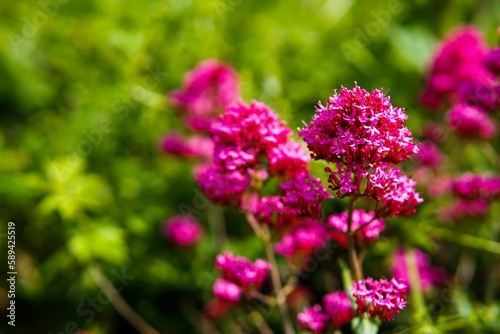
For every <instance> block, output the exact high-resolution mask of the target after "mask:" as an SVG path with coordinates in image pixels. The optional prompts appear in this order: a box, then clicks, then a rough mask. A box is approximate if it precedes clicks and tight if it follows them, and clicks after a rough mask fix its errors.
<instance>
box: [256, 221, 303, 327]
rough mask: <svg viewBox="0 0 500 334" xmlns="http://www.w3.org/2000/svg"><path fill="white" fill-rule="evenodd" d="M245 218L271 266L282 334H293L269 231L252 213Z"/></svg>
mask: <svg viewBox="0 0 500 334" xmlns="http://www.w3.org/2000/svg"><path fill="white" fill-rule="evenodd" d="M246 217H247V220H248V222H249V224H250V226H251V227H252V229H253V230H254V231H255V233H256V234H257V236H258V237H259V238H260V240H261V241H262V244H263V245H264V249H265V252H266V258H267V261H269V264H270V265H271V269H270V271H271V282H272V284H273V289H274V291H275V293H276V304H277V305H278V310H279V312H280V315H281V319H282V320H283V332H284V333H285V334H294V333H295V330H294V329H293V326H292V322H291V320H290V312H289V310H288V306H287V304H286V295H285V293H284V291H283V285H282V284H281V275H280V272H279V269H278V262H277V261H276V257H275V255H274V249H273V243H272V242H271V236H270V233H269V229H268V228H267V227H265V228H262V227H260V225H259V223H258V222H257V219H255V216H254V215H253V214H252V213H250V212H247V214H246Z"/></svg>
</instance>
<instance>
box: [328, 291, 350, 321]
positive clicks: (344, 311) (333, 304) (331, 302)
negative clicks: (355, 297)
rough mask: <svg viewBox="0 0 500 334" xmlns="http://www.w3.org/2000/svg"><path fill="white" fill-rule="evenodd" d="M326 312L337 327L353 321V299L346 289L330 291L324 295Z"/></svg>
mask: <svg viewBox="0 0 500 334" xmlns="http://www.w3.org/2000/svg"><path fill="white" fill-rule="evenodd" d="M323 305H324V309H325V313H326V314H328V315H329V316H330V318H331V320H332V322H333V326H334V327H335V328H340V327H342V326H343V325H345V324H348V323H350V322H351V320H352V319H353V318H354V316H355V312H354V309H353V308H352V304H351V300H350V299H349V296H348V295H347V293H345V292H344V291H337V292H333V293H330V294H328V295H326V296H324V297H323Z"/></svg>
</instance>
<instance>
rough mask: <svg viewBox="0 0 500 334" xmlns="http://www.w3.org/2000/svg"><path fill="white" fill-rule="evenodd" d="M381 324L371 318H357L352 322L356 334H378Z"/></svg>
mask: <svg viewBox="0 0 500 334" xmlns="http://www.w3.org/2000/svg"><path fill="white" fill-rule="evenodd" d="M379 325H380V324H379V322H378V321H377V320H374V319H370V318H360V317H356V318H354V319H353V320H352V326H351V328H352V331H353V332H354V333H356V334H377V333H378V327H379Z"/></svg>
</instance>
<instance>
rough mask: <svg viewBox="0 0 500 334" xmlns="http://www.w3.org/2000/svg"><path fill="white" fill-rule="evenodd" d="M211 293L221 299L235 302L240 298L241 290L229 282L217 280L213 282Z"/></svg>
mask: <svg viewBox="0 0 500 334" xmlns="http://www.w3.org/2000/svg"><path fill="white" fill-rule="evenodd" d="M213 292H214V295H216V296H217V297H219V298H221V299H224V300H227V301H231V302H237V301H238V300H239V299H240V297H241V293H242V288H241V287H239V286H238V285H236V284H235V283H233V282H231V281H228V280H225V279H221V278H219V279H218V280H217V281H215V284H214V286H213Z"/></svg>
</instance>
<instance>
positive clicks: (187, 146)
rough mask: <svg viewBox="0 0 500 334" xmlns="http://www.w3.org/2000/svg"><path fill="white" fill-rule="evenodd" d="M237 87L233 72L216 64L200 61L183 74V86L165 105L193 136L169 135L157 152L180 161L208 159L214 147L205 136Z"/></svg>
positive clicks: (212, 61) (219, 63) (231, 99)
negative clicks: (178, 115) (174, 112)
mask: <svg viewBox="0 0 500 334" xmlns="http://www.w3.org/2000/svg"><path fill="white" fill-rule="evenodd" d="M238 86H239V85H238V78H237V76H236V72H235V71H234V70H233V69H232V68H231V67H230V66H228V65H226V64H224V63H221V62H219V61H216V60H205V61H202V62H201V63H199V64H198V65H197V66H196V67H195V68H194V69H193V70H191V71H190V72H188V73H186V75H185V76H184V83H183V86H182V87H181V88H179V89H178V90H175V91H173V92H171V93H170V94H169V102H170V105H171V106H172V107H173V108H175V109H177V110H179V112H180V114H181V119H182V121H183V123H184V125H185V126H186V127H187V128H189V129H190V130H191V131H192V132H194V133H195V134H194V135H191V136H184V135H181V134H179V133H176V132H171V133H169V134H167V135H165V136H164V138H163V139H162V140H161V142H160V147H161V149H162V150H163V151H164V152H165V153H168V154H170V155H174V156H178V157H181V158H199V159H202V160H210V159H212V155H213V146H214V144H213V142H212V140H211V139H210V138H209V137H207V135H206V132H207V131H208V130H209V129H210V127H211V126H212V123H213V122H214V121H215V118H216V117H217V115H218V114H220V113H221V112H222V111H223V110H224V108H225V106H226V105H228V104H230V103H232V102H234V101H236V99H237V98H238V96H239V89H238Z"/></svg>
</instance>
